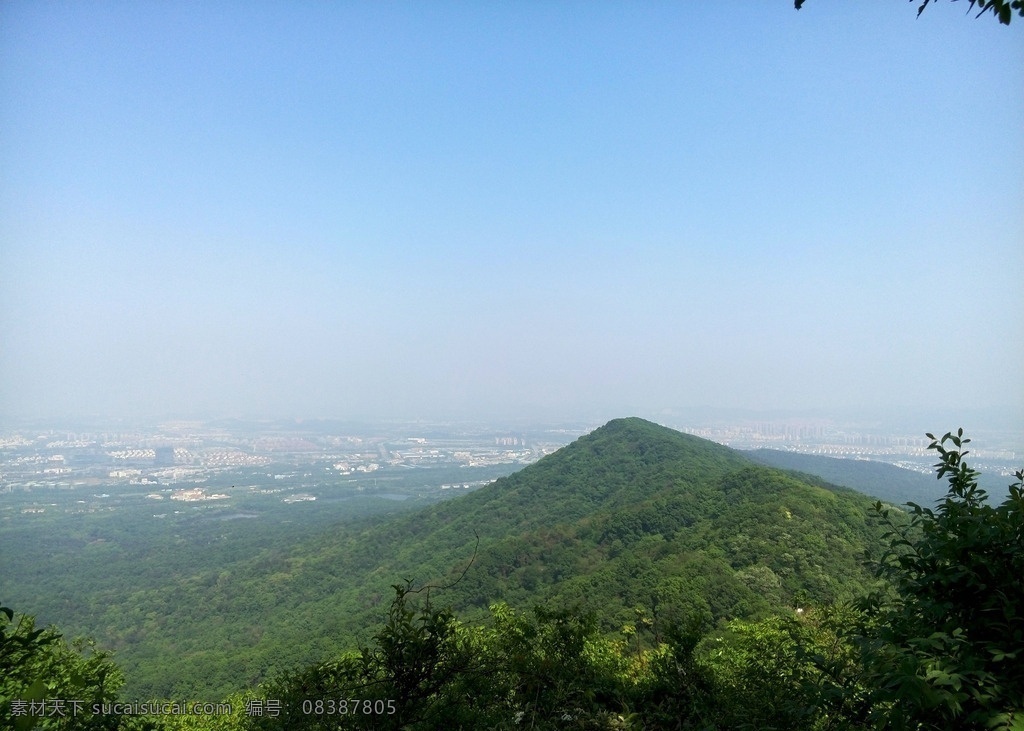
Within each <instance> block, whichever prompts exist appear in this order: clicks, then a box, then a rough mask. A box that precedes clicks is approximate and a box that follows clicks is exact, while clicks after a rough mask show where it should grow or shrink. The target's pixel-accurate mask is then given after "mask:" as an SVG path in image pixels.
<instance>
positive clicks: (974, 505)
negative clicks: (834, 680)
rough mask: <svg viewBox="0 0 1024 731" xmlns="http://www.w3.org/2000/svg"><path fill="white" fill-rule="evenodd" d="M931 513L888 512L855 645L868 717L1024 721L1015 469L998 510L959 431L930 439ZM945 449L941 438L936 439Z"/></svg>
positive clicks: (906, 722) (1022, 514) (1021, 513)
mask: <svg viewBox="0 0 1024 731" xmlns="http://www.w3.org/2000/svg"><path fill="white" fill-rule="evenodd" d="M928 438H929V439H931V440H932V443H931V445H930V446H929V449H932V450H935V451H936V452H937V453H938V454H939V458H940V459H939V462H938V463H937V464H936V465H935V466H936V468H937V471H938V477H939V478H942V477H944V476H948V480H949V491H948V493H947V494H946V497H945V499H944V500H943V501H942V502H941V503H940V504H939V505H938V507H937V508H936V509H934V510H932V509H930V508H923V507H921V506H920V505H916V504H914V503H910V508H911V510H910V520H909V524H901V523H898V522H896V521H894V520H892V519H890V510H888V509H884V508H883V507H882V505H881V503H877V504H876V505H875V510H876V511H877V512H878V513H879V514H880V515H881V516H882V517H883V519H885V520H886V521H887V522H888V524H889V528H890V530H889V532H888V533H887V534H886V536H887V539H888V541H889V548H888V550H887V551H886V552H885V553H884V554H883V557H882V559H881V561H880V563H879V564H878V570H877V573H878V576H879V577H881V578H884V579H887V580H888V582H889V584H890V586H891V588H892V591H891V593H889V594H884V593H880V592H876V593H874V594H872V595H870V596H869V597H868V598H867V599H866V600H865V601H864V602H863V608H864V610H865V614H864V619H863V625H862V627H861V636H860V638H859V642H860V644H861V647H862V651H863V659H864V664H865V671H866V677H865V680H866V685H867V686H868V687H870V688H872V689H873V690H872V702H873V715H874V717H875V719H876V720H877V721H878V722H879V723H884V724H885V725H886V726H887V727H890V728H920V729H942V728H954V727H956V728H965V729H966V728H976V729H983V728H984V729H993V728H1002V729H1010V728H1015V729H1019V728H1024V582H1022V580H1021V577H1022V576H1024V471H1019V472H1017V473H1016V475H1015V476H1016V478H1017V482H1015V483H1014V484H1012V485H1010V487H1009V494H1008V496H1007V497H1006V499H1005V500H1004V501H1003V502H1002V503H1001V504H1000V505H998V506H993V505H990V504H989V503H988V499H987V498H988V496H987V494H986V492H985V491H984V490H983V489H981V488H980V487H979V486H978V473H977V472H976V471H975V470H973V469H971V468H970V467H968V465H967V463H966V462H965V461H964V459H963V458H964V457H965V456H966V455H967V454H968V452H967V451H966V450H965V449H964V446H965V445H966V444H968V443H969V442H970V440H969V439H965V438H964V437H963V430H962V429H961V430H959V431H958V432H957V433H956V434H955V435H954V434H952V433H947V434H946V435H945V436H943V437H942V438H941V439H936V438H935V437H934V436H933V435H931V434H929V435H928ZM947 445H949V446H947Z"/></svg>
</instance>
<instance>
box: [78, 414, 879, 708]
mask: <svg viewBox="0 0 1024 731" xmlns="http://www.w3.org/2000/svg"><path fill="white" fill-rule="evenodd" d="M819 483H820V481H819ZM371 523H372V524H366V523H363V524H339V525H336V526H333V527H331V528H329V529H327V530H323V529H321V530H320V531H319V532H318V533H317V534H316V535H314V536H312V537H302V536H300V535H298V534H297V533H295V532H294V531H292V532H289V533H283V532H282V533H281V534H280V535H281V537H282V538H287V539H288V540H289V541H290V542H289V543H288V544H287V545H280V546H266V545H264V544H257V543H256V542H252V543H251V545H253V546H257V545H258V548H256V550H253V551H251V552H250V553H248V554H246V553H244V552H241V551H238V550H235V551H234V554H233V555H232V557H231V560H225V562H224V563H223V564H222V565H217V566H211V565H210V564H209V562H203V561H200V560H198V559H197V558H195V557H194V558H193V559H192V561H191V563H186V564H180V563H175V562H174V561H173V553H171V554H170V555H168V554H166V553H165V554H163V555H162V556H161V557H160V560H161V562H162V564H163V565H165V566H167V575H166V577H165V579H166V581H165V582H164V583H162V584H158V585H150V586H144V585H140V584H139V583H136V584H134V585H131V582H128V583H127V584H122V585H121V586H120V587H118V586H116V582H107V583H106V584H104V587H105V588H104V591H103V592H102V594H101V595H99V596H97V597H93V598H92V599H91V600H90V606H89V609H88V611H89V612H90V613H91V616H93V617H94V618H95V629H92V630H90V631H91V633H92V634H93V635H94V636H96V638H97V639H98V640H99V641H100V643H101V644H102V645H105V646H108V647H112V648H113V649H114V650H115V652H116V653H117V656H118V658H119V663H120V664H121V666H122V667H123V668H124V670H125V674H126V676H127V678H128V683H127V686H126V688H125V693H126V694H127V695H130V696H135V697H151V696H157V697H180V696H189V697H202V698H217V697H221V696H222V695H223V694H225V693H226V692H228V691H230V690H234V689H238V688H240V687H245V686H248V685H251V684H253V683H257V682H260V681H262V680H265V679H266V678H267V677H270V676H272V675H274V674H275V673H277V672H279V671H280V670H281V669H283V668H287V667H291V666H294V665H296V664H298V663H303V662H310V661H313V660H316V659H320V658H323V657H326V656H329V655H331V654H332V653H336V652H339V651H341V650H343V649H346V648H351V647H353V646H355V645H356V644H357V643H358V642H365V641H366V640H367V639H368V638H369V635H370V633H371V632H372V628H374V627H376V626H378V625H379V622H380V619H381V617H382V616H383V613H384V612H385V611H386V609H387V606H388V603H389V602H390V600H391V598H392V597H393V590H392V588H391V587H392V585H393V584H396V583H397V584H401V583H403V582H404V581H406V580H408V581H410V582H412V585H413V586H423V585H428V584H430V585H437V586H441V585H451V586H450V587H449V588H446V589H444V590H433V597H434V599H435V601H437V602H441V603H443V604H445V605H451V606H452V607H453V608H455V609H456V610H457V611H459V612H463V613H466V616H467V617H470V618H472V617H474V616H477V617H482V616H484V615H485V614H486V609H487V607H488V606H489V605H491V604H493V603H495V602H499V601H504V602H507V603H508V604H510V605H511V606H514V607H521V608H528V607H530V606H533V605H535V604H538V603H544V604H547V605H549V606H579V607H581V608H582V609H584V610H593V611H595V612H596V613H597V619H598V621H599V624H600V627H601V628H602V629H603V631H606V632H618V631H620V630H621V629H622V628H623V627H624V626H627V625H637V623H638V618H639V620H640V621H639V625H638V626H640V627H641V628H642V632H643V631H646V632H648V633H649V634H650V635H651V637H652V638H654V637H655V636H657V635H658V634H659V633H660V631H661V627H662V626H663V625H665V624H667V623H670V622H672V621H675V620H677V619H678V618H679V617H682V616H697V617H700V618H702V620H704V621H707V622H715V621H720V620H725V619H728V618H732V617H756V616H766V615H767V614H769V613H771V612H773V611H777V610H779V609H780V608H782V607H786V606H791V605H792V604H793V602H794V601H796V600H797V598H798V597H806V598H807V599H812V600H817V601H827V600H831V599H835V598H839V597H843V596H849V595H851V594H852V593H853V592H855V591H858V590H860V589H862V588H863V586H864V582H865V581H866V578H867V577H866V573H865V571H864V569H863V568H862V565H861V557H862V555H863V553H864V551H865V549H867V548H869V547H871V546H873V545H875V544H876V541H877V537H878V532H877V530H875V529H874V527H873V525H872V522H871V518H870V517H869V511H868V500H867V499H866V498H864V497H863V496H861V495H858V494H857V493H854V492H852V491H849V490H843V489H839V488H827V487H822V486H821V485H820V484H819V485H811V484H808V483H807V482H806V481H802V480H800V479H797V478H795V477H793V476H791V475H787V474H786V473H784V472H781V471H778V470H774V469H771V468H768V467H764V466H762V465H757V464H755V463H753V462H751V461H750V460H749V459H747V458H746V457H744V456H743V455H742V454H741V453H739V452H736V451H733V450H731V449H729V448H726V447H723V446H720V445H717V444H714V443H711V442H708V441H704V440H701V439H699V438H696V437H692V436H689V435H685V434H681V433H679V432H676V431H673V430H670V429H667V428H664V427H660V426H657V425H655V424H652V423H650V422H646V421H643V420H641V419H619V420H615V421H612V422H610V423H608V424H607V425H605V426H604V427H601V428H600V429H597V430H595V431H594V432H592V433H590V434H588V435H586V436H584V437H582V438H580V439H579V440H577V441H576V442H574V443H573V444H571V445H569V446H567V447H565V448H563V449H562V450H559V451H558V452H556V453H554V454H551V455H549V456H547V457H545V458H544V459H542V460H540V461H539V462H537V463H535V464H534V465H531V466H530V467H527V468H526V469H523V470H521V471H520V472H518V473H516V474H513V475H511V476H509V477H507V478H503V479H500V480H498V481H497V482H495V483H493V484H491V485H489V486H487V487H484V488H481V489H479V490H477V491H476V492H473V493H470V494H468V495H465V496H463V497H460V498H458V499H455V500H451V501H447V502H444V503H440V504H435V505H432V506H429V507H427V508H425V509H423V510H421V511H417V512H415V513H410V514H404V515H396V516H392V517H390V518H389V519H388V520H385V521H381V520H376V521H372V522H371ZM224 548H226V547H221V546H218V545H217V543H216V541H211V544H210V545H209V551H212V552H214V553H212V554H211V555H217V553H216V552H217V551H220V550H223V549H224ZM87 550H115V548H114V547H113V546H110V545H109V544H104V543H99V544H98V545H94V546H89V547H88V549H87ZM171 550H172V551H173V547H172V549H171ZM182 550H184V549H182ZM188 550H189V551H190V552H191V553H193V554H195V553H196V551H197V548H196V547H195V546H192V547H190V548H189V549H188ZM224 555H227V554H224ZM147 560H148V559H147ZM126 587H127V588H126ZM643 628H646V629H643ZM641 639H643V638H641Z"/></svg>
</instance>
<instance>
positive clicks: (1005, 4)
mask: <svg viewBox="0 0 1024 731" xmlns="http://www.w3.org/2000/svg"><path fill="white" fill-rule="evenodd" d="M804 1H805V0H793V6H794V7H795V8H796V9H797V10H799V9H800V8H802V7H803V5H804ZM931 1H932V0H922V1H921V4H920V5H918V6H917V15H918V17H921V13H923V12H924V9H925V8H926V7H928V5H929V3H931ZM955 1H956V0H954V2H955ZM910 2H914V0H910ZM975 8H978V15H977V16H976V17H978V18H980V17H981V16H982V15H984V14H985V13H987V12H989V11H991V12H992V14H993V15H994V16H995V17H996V18H998V19H999V22H1000V23H1002V24H1003V25H1009V24H1010V20H1011V19H1012V18H1013V13H1014V11H1016V13H1017V15H1018V16H1019V17H1021V18H1024V0H970V8H969V9H968V12H970V11H973V10H974V9H975Z"/></svg>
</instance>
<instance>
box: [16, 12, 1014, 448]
mask: <svg viewBox="0 0 1024 731" xmlns="http://www.w3.org/2000/svg"><path fill="white" fill-rule="evenodd" d="M966 7H967V6H966V4H965V3H956V4H954V3H949V2H942V3H932V4H930V5H929V7H928V9H927V10H926V11H925V12H924V13H923V14H922V15H921V17H920V18H919V19H918V18H917V17H916V4H908V3H892V2H881V1H879V2H867V3H858V4H857V5H856V6H855V7H854V6H845V7H837V6H835V4H830V3H827V2H825V0H811V1H810V2H808V3H807V4H806V5H805V6H804V8H803V9H802V10H800V11H799V12H797V11H795V10H794V9H793V4H792V2H791V1H790V0H785V1H780V2H777V3H762V4H757V5H748V4H740V3H725V4H722V3H715V4H711V3H698V4H685V5H672V4H667V3H653V4H648V5H642V6H635V5H627V4H613V3H581V2H568V3H558V4H521V5H512V4H485V5H481V6H477V5H473V4H456V3H431V4H424V5H414V4H411V3H410V4H386V5H379V4H369V3H367V4H355V3H354V4H344V5H337V6H335V5H329V4H311V3H298V4H293V3H285V4H269V3H268V4H259V5H255V6H253V5H249V4H244V3H237V2H224V3H217V4H208V5H206V4H191V3H182V4H157V3H139V4H115V3H94V4H56V3H54V4H50V3H25V2H14V3H6V4H4V5H3V6H0V343H2V345H0V423H3V422H4V421H9V420H12V419H23V418H69V417H81V416H94V415H101V416H113V417H125V418H150V417H155V416H161V415H179V416H180V415H195V416H221V415H228V416H233V415H246V416H250V415H251V416H272V417H307V418H314V417H324V418H340V419H344V418H361V419H365V418H410V419H413V418H449V417H464V418H526V417H536V418H543V419H549V418H554V417H559V418H570V419H571V418H612V417H615V416H624V415H630V414H638V415H651V414H657V413H661V412H664V411H666V410H677V409H686V408H695V407H706V408H712V409H750V410H761V411H770V410H793V411H808V412H809V411H815V412H838V411H850V410H857V411H858V412H861V413H879V414H887V415H890V414H899V413H907V414H911V413H913V414H921V413H942V414H946V413H949V414H956V413H979V412H982V411H985V412H995V413H997V414H1001V415H1002V416H1003V417H1004V418H1005V419H1006V420H1007V422H1009V423H1011V424H1013V425H1015V426H1016V427H1017V428H1020V429H1024V379H1022V378H1021V370H1022V369H1021V363H1024V288H1022V287H1021V282H1022V281H1024V135H1022V134H1021V131H1022V129H1024V93H1022V91H1024V85H1022V81H1024V79H1022V69H1024V43H1022V29H1024V23H1018V22H1014V23H1013V24H1012V25H1011V26H1010V27H1009V28H1007V27H1003V26H1001V25H999V24H998V23H997V22H996V21H995V20H994V19H992V18H991V17H990V16H985V17H983V18H981V19H977V20H975V19H974V17H973V15H969V16H965V14H964V10H965V8H966ZM949 426H955V424H948V423H940V424H932V423H929V424H927V427H928V428H932V429H943V428H946V427H949Z"/></svg>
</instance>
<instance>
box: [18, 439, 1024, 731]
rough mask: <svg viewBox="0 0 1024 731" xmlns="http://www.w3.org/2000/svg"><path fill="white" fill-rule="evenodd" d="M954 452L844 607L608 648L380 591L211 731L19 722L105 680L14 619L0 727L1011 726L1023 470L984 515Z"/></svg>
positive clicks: (506, 618) (1016, 713)
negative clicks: (345, 637)
mask: <svg viewBox="0 0 1024 731" xmlns="http://www.w3.org/2000/svg"><path fill="white" fill-rule="evenodd" d="M968 441H969V440H966V439H964V438H963V436H962V434H957V435H955V436H954V435H953V434H947V435H945V436H944V437H943V438H942V439H940V440H935V441H934V443H933V445H932V448H933V449H935V450H936V452H937V453H938V455H939V457H940V461H939V463H938V464H937V465H936V467H937V468H938V472H939V475H940V476H948V484H949V490H948V492H947V495H946V497H945V499H944V500H943V501H942V503H941V504H940V505H939V506H938V507H937V508H936V509H934V510H932V509H928V508H922V507H920V506H911V511H910V514H909V516H906V515H902V513H901V512H900V511H895V512H894V509H892V508H886V507H885V506H883V505H882V504H881V503H876V504H875V505H874V507H873V514H874V515H876V516H877V517H878V519H879V520H880V521H882V523H884V524H885V525H886V526H887V528H888V532H887V534H886V536H885V539H884V545H885V546H886V547H887V550H886V551H885V552H884V553H883V554H882V555H880V556H879V557H878V558H877V559H876V560H875V561H874V562H873V564H874V566H875V567H876V569H875V575H876V577H877V578H878V579H879V582H880V583H879V584H878V585H877V586H875V587H874V589H873V590H872V591H869V592H866V593H864V594H862V595H860V596H858V597H856V598H854V599H853V600H852V601H842V602H814V601H810V602H808V603H805V602H804V601H801V606H800V607H799V608H797V609H795V610H794V609H785V610H782V611H778V612H772V613H769V614H767V615H765V616H764V617H761V618H752V619H731V620H726V621H719V622H717V623H713V624H712V623H710V622H708V621H706V619H705V618H704V617H701V616H700V614H699V613H684V614H682V615H680V616H676V617H672V618H668V617H667V616H664V615H663V622H662V624H661V627H660V630H659V631H658V632H657V633H656V634H655V636H654V637H650V638H648V639H647V640H646V641H645V640H644V639H643V637H642V633H641V626H643V627H646V628H647V629H650V628H651V627H652V626H653V625H654V622H653V621H652V618H651V617H644V616H643V612H642V611H638V612H637V619H638V622H637V624H636V625H633V626H626V627H623V628H622V631H621V632H620V633H619V634H618V635H610V634H608V633H607V632H604V631H602V629H601V626H600V622H599V621H598V619H597V615H596V613H595V612H594V611H588V610H586V609H584V608H581V607H555V608H552V607H550V606H547V607H545V606H536V607H535V608H534V609H533V610H522V609H514V608H511V607H509V606H508V604H506V603H503V602H497V603H495V604H492V605H491V607H490V609H489V613H488V621H486V622H475V621H467V619H466V618H465V617H460V616H458V615H457V614H456V613H454V612H452V610H451V609H450V608H439V605H438V598H439V597H438V593H439V592H440V593H445V594H447V592H448V591H450V590H451V589H454V588H455V587H449V588H448V589H439V588H438V587H433V588H432V587H429V586H428V587H412V586H411V585H409V584H408V583H405V584H402V583H399V584H396V585H395V586H394V587H393V599H392V601H391V603H390V609H389V610H388V611H387V613H386V617H385V620H384V624H383V626H381V627H380V628H379V629H378V630H377V631H376V632H375V633H374V635H373V638H372V641H371V642H369V643H368V644H366V645H364V646H363V647H362V648H360V649H353V650H350V651H348V652H345V653H341V654H338V655H336V656H334V657H333V658H329V659H326V660H325V661H322V662H319V663H315V664H312V665H307V666H304V667H297V668H294V669H292V670H289V671H287V672H285V673H282V674H279V675H278V676H277V677H276V678H275V679H273V680H271V681H269V682H267V683H264V684H263V685H262V686H260V687H259V688H256V689H250V690H246V691H240V692H237V693H235V694H234V695H232V696H231V697H229V698H228V699H226V700H227V703H226V704H224V705H221V706H218V710H219V711H220V714H219V715H206V716H204V715H195V714H184V715H148V716H146V715H122V716H110V715H108V716H104V715H102V714H101V715H99V716H96V715H95V714H93V715H91V716H90V715H83V716H82V717H81V718H80V719H78V720H71V721H67V722H65V721H62V720H57V721H54V720H53V719H48V718H46V719H44V718H41V717H39V716H32V715H31V714H27V713H26V712H25V709H26V707H27V706H28V704H27V703H26V702H24V699H25V697H26V695H27V694H36V695H39V694H43V695H42V696H40V697H44V696H45V694H46V693H56V692H60V690H59V689H60V688H61V685H60V684H61V683H62V682H66V678H67V677H68V676H69V675H70V676H72V677H75V678H76V679H75V680H73V681H72V682H75V683H78V684H79V685H80V686H81V687H80V688H79V689H78V690H77V691H76V692H78V691H80V692H83V693H95V692H98V689H99V692H102V685H103V677H104V676H105V675H106V674H107V673H109V672H110V671H111V670H112V666H110V664H109V661H108V660H107V659H106V658H104V657H102V656H101V657H99V658H98V660H97V662H96V663H94V664H93V665H92V666H89V667H87V666H86V665H87V663H86V664H83V658H82V656H81V655H79V654H77V653H76V652H74V651H69V650H67V649H60V648H59V647H57V648H54V647H52V643H53V642H54V641H55V639H57V638H55V637H53V636H51V635H45V636H43V637H42V640H40V634H39V633H35V632H34V631H33V630H32V627H31V623H30V622H29V623H27V624H26V623H24V622H22V623H20V624H19V625H18V628H17V629H16V630H15V631H14V632H13V633H12V632H9V631H8V630H7V629H5V627H6V625H4V626H0V630H2V631H0V663H3V667H2V669H3V670H4V674H3V675H2V676H0V677H3V678H7V679H8V680H7V681H6V682H4V683H2V684H0V691H2V692H0V713H5V714H7V715H8V717H11V718H14V722H15V724H16V726H17V727H19V728H33V727H39V728H112V729H113V728H120V729H124V730H125V731H129V730H130V729H152V730H153V731H156V730H157V729H166V730H167V731H173V730H176V729H188V728H206V729H235V730H238V731H243V730H248V731H257V730H265V731H276V730H277V729H289V730H292V729H344V728H372V729H423V730H426V729H436V728H452V729H458V728H464V729H470V728H472V729H476V728H496V729H502V728H504V729H513V728H535V729H568V728H591V729H688V728H693V729H737V728H758V729H763V728H785V729H808V730H812V729H881V728H897V729H920V730H924V729H949V728H964V729H979V730H980V729H1017V728H1021V727H1024V674H1022V673H1021V667H1022V664H1021V663H1020V658H1021V657H1022V656H1024V587H1022V585H1021V582H1020V580H1019V578H1020V575H1021V572H1022V570H1024V535H1022V533H1024V531H1022V526H1024V472H1018V473H1017V482H1016V483H1015V484H1014V485H1011V486H1010V489H1009V493H1008V495H1007V496H1006V497H1005V499H1003V501H1002V502H1001V503H1000V504H998V505H993V504H991V503H990V501H989V500H988V496H987V495H986V494H985V492H984V491H983V490H982V489H981V488H979V486H978V483H977V474H976V473H975V472H974V471H973V470H971V469H970V468H969V467H968V466H967V464H966V462H965V461H964V459H963V457H964V455H965V454H966V451H965V450H964V446H965V445H966V444H967V443H968ZM731 477H732V478H734V479H731V480H729V481H728V486H726V485H725V484H724V483H723V484H722V487H723V492H725V493H726V494H729V493H739V494H741V495H742V493H743V492H744V491H745V490H747V489H748V488H749V487H750V486H751V482H750V480H751V479H752V478H751V473H750V471H749V470H745V469H741V470H740V471H739V472H737V473H733V474H732V475H731ZM779 487H780V491H781V492H787V486H783V485H781V484H780V486H779ZM788 488H789V489H788V491H790V492H791V491H792V486H788ZM762 498H763V495H762ZM761 504H763V499H762V503H761ZM791 512H792V511H791ZM901 515H902V517H900V516H901ZM908 517H909V520H908V519H907V518H908ZM790 519H793V518H787V520H790ZM463 575H464V576H468V575H469V571H468V570H467V571H464V572H463ZM456 586H458V584H456ZM432 591H433V592H434V594H433V595H432V594H431V592H432ZM5 615H6V617H5V618H6V620H7V621H8V623H9V622H10V620H11V619H12V615H11V613H10V612H5ZM69 668H78V670H76V671H74V672H69V670H68V669H69ZM114 670H116V669H114ZM97 671H100V672H99V673H97ZM33 674H38V675H39V676H40V677H39V678H38V679H36V678H34V677H33ZM115 675H116V673H115ZM49 697H52V696H49ZM15 703H17V704H19V705H17V708H18V711H19V715H16V716H15V715H14V709H15V707H16V706H15ZM229 707H230V708H229Z"/></svg>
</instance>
